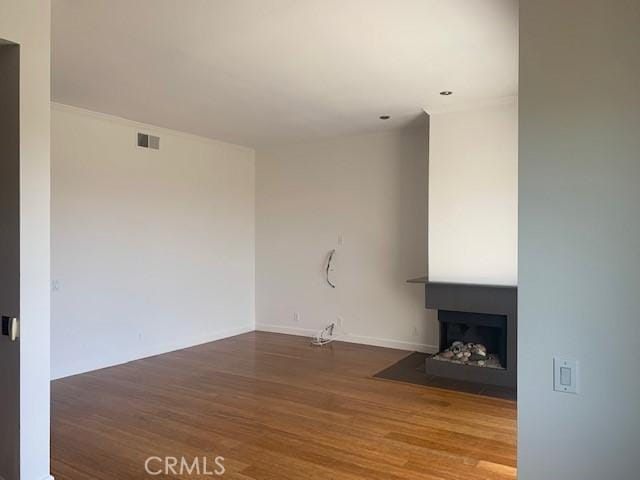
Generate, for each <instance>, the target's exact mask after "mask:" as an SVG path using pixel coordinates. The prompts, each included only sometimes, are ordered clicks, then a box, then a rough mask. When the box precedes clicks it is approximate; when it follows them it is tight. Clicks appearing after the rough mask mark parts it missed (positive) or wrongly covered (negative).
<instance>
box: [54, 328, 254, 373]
mask: <svg viewBox="0 0 640 480" xmlns="http://www.w3.org/2000/svg"><path fill="white" fill-rule="evenodd" d="M254 330H255V328H254V326H253V325H245V326H243V327H237V328H230V329H225V330H217V331H214V332H209V333H207V334H205V335H197V336H194V337H190V338H187V339H183V340H182V341H179V342H171V343H165V344H161V345H152V346H149V347H146V348H144V349H142V350H140V351H138V352H133V353H132V354H130V355H129V356H127V357H121V358H112V359H109V360H102V361H101V362H99V363H96V364H93V365H87V364H84V365H74V366H71V367H69V368H66V369H64V370H62V371H61V372H56V373H55V374H52V376H51V379H52V380H59V379H61V378H66V377H71V376H73V375H80V374H82V373H87V372H94V371H96V370H101V369H103V368H109V367H115V366H117V365H124V364H125V363H129V362H135V361H136V360H142V359H143V358H149V357H155V356H156V355H162V354H164V353H170V352H175V351H176V350H183V349H185V348H191V347H196V346H198V345H202V344H205V343H210V342H215V341H216V340H222V339H224V338H229V337H235V336H236V335H241V334H243V333H248V332H253V331H254Z"/></svg>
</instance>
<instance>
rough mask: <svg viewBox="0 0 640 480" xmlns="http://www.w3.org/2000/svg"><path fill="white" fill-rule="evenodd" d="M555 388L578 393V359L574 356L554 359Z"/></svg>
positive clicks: (558, 390) (560, 390)
mask: <svg viewBox="0 0 640 480" xmlns="http://www.w3.org/2000/svg"><path fill="white" fill-rule="evenodd" d="M553 389H554V390H555V391H556V392H563V393H578V361H577V360H574V359H572V358H561V357H556V358H554V359H553Z"/></svg>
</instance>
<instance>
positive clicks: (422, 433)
mask: <svg viewBox="0 0 640 480" xmlns="http://www.w3.org/2000/svg"><path fill="white" fill-rule="evenodd" d="M406 354H407V353H406V352H402V351H398V350H390V349H384V348H377V347H368V346H363V345H355V344H348V343H339V342H336V343H333V344H330V345H328V346H325V347H322V348H318V347H312V346H310V345H309V341H308V339H305V338H303V337H294V336H288V335H279V334H271V333H261V332H254V333H248V334H245V335H239V336H237V337H233V338H229V339H225V340H220V341H217V342H213V343H209V344H206V345H201V346H198V347H194V348H190V349H187V350H181V351H178V352H173V353H169V354H166V355H160V356H157V357H152V358H148V359H144V360H139V361H136V362H132V363H128V364H125V365H121V366H117V367H113V368H108V369H104V370H100V371H96V372H91V373H87V374H83V375H78V376H75V377H69V378H66V379H62V380H57V381H55V382H53V384H52V397H53V405H52V408H53V410H52V473H53V474H54V476H55V478H56V480H88V479H91V480H129V479H136V480H138V479H151V478H184V479H190V478H214V477H211V476H204V475H202V476H198V475H191V476H190V475H188V474H187V473H183V475H171V474H170V475H164V474H163V475H158V476H149V475H147V474H146V473H145V469H144V463H145V460H146V459H147V458H148V457H150V456H155V457H165V456H170V457H183V456H184V457H185V458H186V459H187V460H188V461H191V460H193V459H195V458H196V457H202V456H206V457H208V458H209V459H210V460H209V461H210V462H211V463H210V465H211V464H212V462H213V460H212V459H213V458H214V457H216V456H222V457H224V466H225V469H226V472H225V474H224V475H223V476H222V477H215V478H224V479H237V480H271V479H273V480H276V479H277V480H289V479H291V480H294V479H295V480H298V479H302V480H307V479H320V480H342V479H344V480H357V479H366V480H378V479H379V480H383V479H384V480H399V479H408V480H445V479H446V480H481V479H482V480H487V479H496V480H506V479H514V478H516V469H515V467H516V405H515V403H514V402H512V401H508V400H500V399H495V398H488V397H480V396H474V395H469V394H464V393H457V392H451V391H446V390H438V389H434V388H428V387H422V386H415V385H408V384H403V383H397V382H392V381H387V380H379V379H374V378H371V375H373V374H374V373H376V372H377V371H379V370H381V369H383V368H385V367H387V366H389V365H391V364H393V363H394V362H396V361H398V360H399V359H401V358H402V357H404V356H405V355H406ZM154 465H156V464H154ZM214 467H215V465H213V466H212V467H210V468H211V469H212V470H213V468H214Z"/></svg>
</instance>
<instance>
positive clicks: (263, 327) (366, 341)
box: [256, 323, 439, 353]
mask: <svg viewBox="0 0 640 480" xmlns="http://www.w3.org/2000/svg"><path fill="white" fill-rule="evenodd" d="M256 330H257V331H259V332H271V333H283V334H286V335H297V336H300V337H313V336H315V335H316V334H317V333H318V331H317V330H313V329H309V328H300V327H290V326H286V325H267V324H263V323H261V324H258V325H256ZM336 340H339V341H341V342H347V343H357V344H360V345H371V346H374V347H385V348H394V349H396V350H406V351H410V352H422V353H436V352H437V351H438V350H439V348H438V347H437V346H436V345H428V344H424V343H413V342H406V341H403V340H392V339H386V338H377V337H367V336H363V335H353V334H338V335H337V337H336Z"/></svg>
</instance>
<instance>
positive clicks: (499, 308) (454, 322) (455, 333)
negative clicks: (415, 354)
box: [410, 278, 518, 389]
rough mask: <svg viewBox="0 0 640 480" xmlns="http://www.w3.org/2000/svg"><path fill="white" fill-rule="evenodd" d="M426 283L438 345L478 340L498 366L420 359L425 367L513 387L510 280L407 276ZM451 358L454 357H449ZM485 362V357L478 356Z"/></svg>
mask: <svg viewBox="0 0 640 480" xmlns="http://www.w3.org/2000/svg"><path fill="white" fill-rule="evenodd" d="M410 282H411V283H423V284H424V285H425V295H426V307H427V308H428V309H433V310H438V321H439V324H440V351H441V352H443V351H445V350H447V349H449V348H450V347H451V346H452V344H453V343H454V342H456V341H458V342H463V343H465V344H466V343H475V344H483V345H484V346H486V349H487V351H488V353H489V354H490V355H491V356H492V358H495V359H497V360H498V362H495V363H496V367H497V368H495V367H494V368H489V367H487V366H478V365H477V363H476V362H472V363H474V364H467V363H464V362H460V361H442V359H436V358H433V357H430V358H427V359H426V360H425V370H426V373H427V374H429V375H435V376H438V377H443V378H450V379H454V380H463V381H466V382H474V383H479V384H485V385H498V386H503V387H509V388H513V389H515V388H516V386H517V338H518V337H517V326H518V322H517V313H518V307H517V305H518V289H517V287H509V286H493V285H475V284H459V283H439V282H429V281H428V280H427V279H426V278H420V279H416V280H410ZM454 360H455V358H454ZM480 363H484V362H480Z"/></svg>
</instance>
